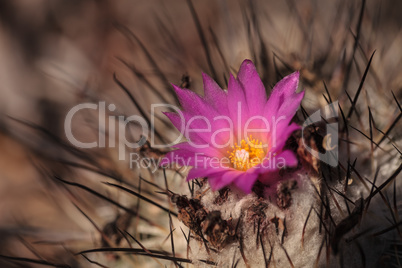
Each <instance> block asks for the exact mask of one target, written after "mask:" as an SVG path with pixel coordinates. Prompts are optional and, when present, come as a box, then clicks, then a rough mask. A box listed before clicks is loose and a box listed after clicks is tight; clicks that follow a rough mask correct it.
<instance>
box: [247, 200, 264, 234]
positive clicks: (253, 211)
mask: <svg viewBox="0 0 402 268" xmlns="http://www.w3.org/2000/svg"><path fill="white" fill-rule="evenodd" d="M267 208H268V203H267V202H265V201H264V199H263V198H258V199H257V200H255V201H254V202H253V204H252V205H251V206H250V207H249V208H248V209H247V214H246V215H247V216H246V220H247V221H248V222H252V223H254V232H255V229H256V227H257V226H258V225H259V228H260V232H263V231H264V230H265V229H266V228H267V227H268V225H269V221H267V220H266V219H267V216H266V214H265V212H264V211H265V210H266V209H267Z"/></svg>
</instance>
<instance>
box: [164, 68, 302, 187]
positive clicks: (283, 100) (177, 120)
mask: <svg viewBox="0 0 402 268" xmlns="http://www.w3.org/2000/svg"><path fill="white" fill-rule="evenodd" d="M298 81H299V72H295V73H293V74H291V75H288V76H286V77H285V78H283V79H282V80H281V81H280V82H279V83H278V84H276V86H275V87H274V89H273V90H272V93H271V96H270V97H269V99H268V100H267V96H266V91H265V88H264V85H263V84H262V82H261V79H260V77H259V76H258V73H257V71H256V68H255V66H254V65H253V63H252V62H251V61H249V60H245V61H244V62H243V63H242V64H241V66H240V69H239V73H238V76H237V79H235V78H234V76H233V75H230V78H229V83H228V90H227V92H226V91H224V90H222V89H221V88H220V87H219V86H218V84H217V83H216V82H215V81H213V80H212V79H211V78H210V77H209V76H208V75H206V74H203V82H204V97H201V96H199V95H197V94H196V93H194V92H192V91H190V90H186V89H181V88H179V87H177V86H174V89H175V91H176V93H177V96H178V99H179V101H180V104H181V106H182V108H183V110H182V111H181V112H180V113H178V114H176V113H166V115H167V117H168V118H169V119H170V120H171V122H172V123H173V125H174V126H175V127H176V128H177V129H178V130H179V131H181V132H182V133H183V134H184V136H185V137H186V138H187V139H188V142H184V143H180V144H178V145H175V146H173V147H176V148H177V149H176V150H174V151H171V152H169V153H168V154H166V156H165V158H164V159H163V160H162V163H164V164H166V163H168V164H171V163H173V162H176V163H178V164H179V165H186V166H192V169H191V170H190V172H189V174H188V176H187V180H191V179H194V178H198V177H207V178H208V180H209V183H210V185H211V188H212V189H213V190H219V189H221V188H223V187H225V186H228V185H230V184H233V185H235V186H236V187H238V188H239V189H241V190H242V191H244V192H245V193H250V191H251V189H252V188H253V185H254V183H255V182H256V180H260V181H263V182H264V181H266V182H269V184H270V185H272V184H274V183H276V182H278V180H280V179H281V178H280V176H279V172H278V171H279V169H281V168H283V167H294V166H297V164H298V160H297V157H296V155H295V154H294V153H293V152H292V151H289V150H284V149H283V147H284V146H285V143H286V140H287V139H288V138H289V136H290V135H291V134H292V132H294V131H295V130H298V129H300V126H298V125H297V124H295V123H292V124H290V122H291V120H292V118H293V117H294V115H295V113H296V111H297V109H298V107H299V105H300V102H301V100H302V99H303V96H304V92H301V93H296V90H297V86H298ZM267 124H268V126H267ZM250 129H251V131H250Z"/></svg>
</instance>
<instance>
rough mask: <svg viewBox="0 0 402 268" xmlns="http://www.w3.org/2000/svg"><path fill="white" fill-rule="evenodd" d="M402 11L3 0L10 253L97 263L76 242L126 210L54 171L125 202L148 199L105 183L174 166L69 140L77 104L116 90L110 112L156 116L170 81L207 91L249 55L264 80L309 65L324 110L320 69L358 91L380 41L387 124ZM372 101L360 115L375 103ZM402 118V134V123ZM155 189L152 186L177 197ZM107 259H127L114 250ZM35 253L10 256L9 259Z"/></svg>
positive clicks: (83, 119)
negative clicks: (140, 164)
mask: <svg viewBox="0 0 402 268" xmlns="http://www.w3.org/2000/svg"><path fill="white" fill-rule="evenodd" d="M362 7H363V8H362ZM401 10H402V2H401V1H397V0H395V1H392V0H384V1H376V0H367V1H363V2H362V1H357V0H356V1H346V0H336V1H315V0H302V1H294V0H287V1H262V0H261V1H252V0H250V1H246V0H244V1H242V0H239V1H228V0H218V1H212V0H208V1H185V0H169V1H162V0H159V1H158V0H152V1H131V0H130V1H129V0H119V1H110V0H86V1H77V0H70V1H66V0H33V1H32V0H13V1H6V0H4V1H0V255H2V256H17V257H26V258H31V259H42V260H46V261H49V262H50V263H53V264H54V263H63V264H68V265H70V266H71V267H89V266H88V265H93V264H89V262H87V260H85V259H84V258H83V257H82V256H75V255H74V253H76V252H77V251H78V250H83V249H89V248H91V247H93V246H94V245H100V244H101V242H100V241H101V240H102V239H101V238H100V237H101V235H100V233H99V232H98V231H97V228H100V229H103V230H105V229H104V228H106V227H105V226H106V225H107V224H108V223H111V222H114V221H116V220H117V219H119V217H120V219H121V216H122V215H125V214H124V212H122V211H121V210H119V209H117V208H116V207H115V206H112V205H111V204H110V202H108V201H106V200H105V199H102V198H100V199H99V198H98V197H96V196H94V195H93V194H91V193H88V191H86V190H85V189H82V188H74V187H69V186H66V184H63V183H62V182H60V181H58V180H57V179H55V176H57V177H58V178H62V179H65V180H67V181H74V182H77V183H82V184H85V185H87V186H88V187H90V188H91V189H93V190H95V191H97V192H99V193H102V194H103V195H104V196H105V197H108V198H112V199H114V200H118V202H119V203H121V204H124V205H125V206H127V207H136V206H139V205H138V202H139V201H138V200H137V199H136V198H134V197H132V196H129V195H126V194H122V193H121V192H119V191H117V190H116V189H115V188H110V187H109V188H108V187H105V185H104V184H102V183H101V182H102V181H114V182H116V181H123V182H124V183H127V184H129V185H131V186H133V187H139V182H140V181H141V180H139V177H140V176H141V177H143V178H145V179H147V180H149V181H152V182H154V183H157V184H158V183H160V184H159V185H163V183H164V182H163V176H161V175H160V174H157V175H155V174H149V173H148V172H146V171H141V170H135V169H134V170H133V169H130V167H129V165H128V163H127V162H124V161H119V160H118V159H117V153H116V150H114V149H110V148H97V149H79V148H78V149H77V148H75V147H74V146H72V145H71V144H70V143H69V142H68V141H67V139H66V136H65V132H64V119H65V116H66V114H67V112H68V111H69V110H70V109H71V108H72V107H74V105H76V104H79V103H85V102H92V103H98V102H99V101H105V102H106V103H107V104H115V105H116V107H117V109H116V112H115V113H111V114H112V115H118V114H126V115H132V114H139V115H143V113H145V114H146V115H149V114H150V105H151V104H152V103H170V104H176V99H175V97H174V96H173V94H172V89H171V87H170V85H169V83H174V84H178V85H184V86H187V87H188V88H190V89H192V90H195V91H196V92H199V93H202V82H201V72H205V73H208V74H209V75H211V76H212V77H214V78H215V79H216V80H217V81H218V82H219V84H220V85H221V86H222V87H223V88H226V79H227V77H228V74H229V73H230V72H231V73H235V72H236V71H237V69H238V67H239V65H240V63H241V62H242V61H243V60H244V59H245V58H250V59H252V60H253V61H254V63H255V64H256V66H257V67H258V70H259V73H260V75H261V76H262V79H263V82H264V84H265V85H266V87H267V88H272V86H273V85H274V84H275V83H276V81H278V80H279V79H280V78H281V77H283V76H284V75H286V74H288V73H290V72H291V71H293V70H301V73H302V81H303V86H304V88H305V90H306V92H307V93H306V97H305V99H304V100H303V107H304V108H305V109H306V110H307V111H313V110H315V109H317V108H318V107H320V106H322V105H324V104H325V99H323V98H322V94H323V93H325V88H324V86H323V81H325V83H326V85H327V86H328V88H329V90H330V92H331V94H332V98H333V99H339V100H347V96H346V95H345V94H344V90H347V91H348V92H349V93H350V94H351V95H352V96H353V95H354V93H355V92H356V90H357V88H358V85H359V82H360V79H361V77H362V74H363V72H364V69H365V68H366V65H367V63H368V61H369V59H370V57H371V55H372V53H373V52H374V51H376V52H375V55H374V57H373V61H372V64H371V69H370V72H369V75H368V78H367V83H366V84H365V87H364V93H362V98H363V99H364V100H365V101H367V102H368V103H369V104H370V106H371V107H372V109H373V114H374V116H375V119H376V123H377V124H378V126H379V128H383V127H386V126H387V125H388V124H389V120H390V119H391V118H393V117H394V115H395V111H396V107H395V106H394V104H393V106H392V108H391V104H390V103H392V102H393V96H392V94H391V90H392V92H393V93H394V94H395V98H396V99H398V100H399V101H400V100H401V99H402V73H401V70H402V52H401V47H402V32H401V30H402V28H401V26H402V17H401V12H400V11H401ZM356 40H357V41H356ZM122 85H124V86H125V87H126V89H128V91H129V92H130V93H131V95H132V96H133V97H134V99H135V102H134V103H133V102H132V100H130V97H129V95H127V92H125V91H124V90H122ZM365 101H361V102H360V103H358V107H359V108H361V113H359V114H358V115H356V116H359V117H360V116H362V117H363V116H365V115H367V113H368V112H367V111H366V109H365V107H366V106H367V103H366V102H365ZM362 107H363V108H362ZM161 117H162V115H161ZM355 119H356V118H355ZM356 120H357V121H356V122H358V121H359V118H357V119H356ZM163 122H164V121H163V120H157V122H156V125H157V129H159V131H160V132H162V133H163V139H166V140H169V139H170V137H171V136H172V135H173V134H171V133H173V130H172V129H171V127H169V126H168V125H166V124H164V123H163ZM109 123H112V122H109ZM113 124H116V122H113ZM73 126H74V133H75V135H76V136H77V137H80V139H82V140H86V141H92V140H94V139H96V137H97V133H98V129H99V128H101V127H103V126H99V125H98V124H97V115H96V112H93V113H92V112H88V114H85V115H82V114H81V115H79V116H78V117H77V118H76V119H75V120H74V124H73ZM359 126H362V127H363V128H367V124H366V123H362V122H360V125H359ZM127 131H128V132H130V133H131V134H130V135H132V140H138V139H139V138H140V137H139V136H138V135H137V134H136V132H135V129H134V130H132V129H131V130H130V129H128V130H127ZM394 131H395V132H394V137H401V131H400V124H399V127H398V126H397V127H395V128H394ZM160 140H162V138H160ZM146 153H149V152H146ZM153 153H156V154H157V153H158V152H153ZM367 172H369V171H367ZM181 180H182V179H181V178H177V179H174V180H172V181H170V182H169V183H170V184H171V185H170V188H172V187H173V188H174V187H176V188H174V189H177V191H181V190H180V189H185V188H186V187H187V185H184V186H183V183H182V182H181ZM144 185H145V184H144ZM144 185H143V191H145V192H144V193H147V192H146V191H147V186H144ZM176 185H177V186H176ZM153 191H154V190H152V191H151V190H149V192H148V194H149V195H150V196H152V197H153V198H155V200H159V201H158V202H165V203H166V200H165V199H166V198H165V197H164V196H155V194H154V193H153ZM144 206H145V205H144ZM166 206H167V207H168V206H169V204H167V203H166ZM77 207H78V208H79V209H77ZM80 210H82V211H84V212H85V213H82V211H80ZM140 210H143V211H147V214H148V213H149V215H146V214H144V215H146V216H148V218H150V219H152V220H153V221H154V223H155V225H158V226H159V227H155V226H154V227H152V228H154V229H157V230H153V229H152V228H151V227H148V226H151V225H150V224H149V223H142V224H141V223H139V224H138V226H137V224H134V225H135V226H136V227H135V228H137V229H136V230H137V231H138V232H136V236H137V234H138V237H139V236H140V235H142V236H141V238H144V236H146V237H148V239H145V240H146V241H145V243H148V245H154V244H155V243H157V242H155V241H165V238H166V237H167V236H168V235H169V228H168V227H169V221H168V220H167V218H166V213H165V214H163V217H162V216H159V215H160V213H161V212H160V211H159V210H155V209H154V208H150V209H149V210H147V207H141V209H140ZM139 214H141V212H139ZM85 215H87V216H88V217H89V218H90V219H92V220H93V222H91V220H88V218H87V217H86V216H85ZM138 217H139V216H138ZM137 221H138V220H137ZM137 221H136V220H133V221H132V222H137ZM132 222H131V223H132ZM95 226H97V227H95ZM127 226H128V225H127ZM130 226H131V225H130ZM130 228H131V227H130ZM141 228H142V229H141ZM126 229H128V227H127V228H126ZM151 229H152V230H151ZM106 230H107V228H106ZM106 233H107V234H110V237H112V235H115V236H116V235H117V234H115V233H113V232H111V233H110V232H109V233H108V232H107V231H106ZM180 235H181V234H180ZM113 239H114V238H113ZM113 239H112V240H113ZM115 242H116V241H115ZM116 243H117V242H116ZM158 243H159V242H158ZM117 244H118V243H117ZM162 244H163V243H162ZM165 244H166V245H165ZM163 246H166V247H168V246H170V245H169V241H167V242H166V241H165V242H164V244H163V245H162V247H163ZM180 249H182V250H183V249H184V251H185V244H183V245H182V248H180V244H178V245H177V250H178V251H179V250H180ZM184 251H183V252H184ZM183 255H185V254H183ZM104 258H105V260H107V261H110V262H111V263H119V265H121V267H125V266H124V264H122V263H123V262H122V261H121V260H120V261H119V260H117V259H118V258H117V259H116V256H113V255H108V256H106V257H104ZM123 259H124V258H123ZM36 265H37V264H33V263H31V262H24V261H21V260H20V261H13V260H10V259H4V258H0V266H1V267H36ZM130 265H131V264H130ZM130 265H128V266H130ZM38 267H41V266H38ZM94 267H96V265H94ZM111 267H117V266H115V265H111Z"/></svg>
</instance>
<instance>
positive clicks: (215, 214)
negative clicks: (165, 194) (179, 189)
mask: <svg viewBox="0 0 402 268" xmlns="http://www.w3.org/2000/svg"><path fill="white" fill-rule="evenodd" d="M171 201H172V202H173V203H174V204H176V206H177V208H178V210H179V214H178V219H179V220H180V221H181V222H183V223H184V225H186V226H187V227H188V228H189V229H190V230H191V232H192V233H193V234H194V235H195V237H196V238H197V239H199V240H202V241H204V242H208V243H209V244H210V245H211V246H212V247H213V248H216V249H221V248H223V247H224V246H225V245H227V243H229V242H230V241H232V240H233V239H234V235H235V231H234V228H233V226H232V225H231V222H230V221H226V220H223V219H222V217H221V213H220V212H219V211H212V212H208V211H207V210H206V209H205V208H204V206H203V205H202V204H201V201H200V199H198V198H190V199H189V198H187V197H186V196H185V195H177V194H173V195H172V196H171Z"/></svg>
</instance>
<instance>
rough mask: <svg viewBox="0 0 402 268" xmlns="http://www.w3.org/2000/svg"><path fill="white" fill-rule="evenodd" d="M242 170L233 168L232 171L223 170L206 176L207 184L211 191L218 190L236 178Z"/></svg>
mask: <svg viewBox="0 0 402 268" xmlns="http://www.w3.org/2000/svg"><path fill="white" fill-rule="evenodd" d="M242 174H243V172H240V171H237V170H234V171H227V170H226V171H225V172H221V173H217V174H214V175H211V176H209V177H208V181H209V184H210V185H211V189H212V190H213V191H218V190H220V189H222V188H223V187H225V186H227V185H230V184H232V183H233V182H234V181H235V180H237V179H238V178H239V177H240V176H241V175H242Z"/></svg>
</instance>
